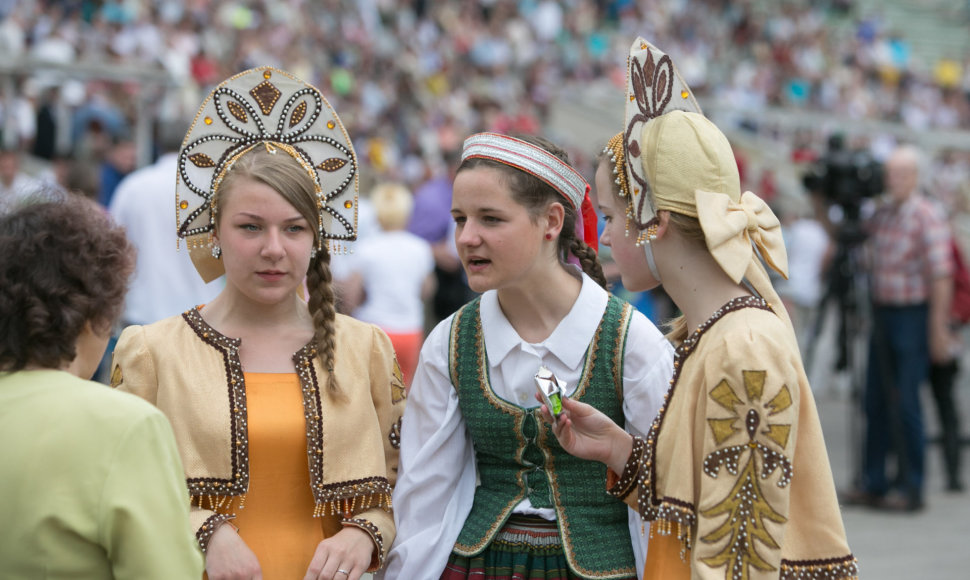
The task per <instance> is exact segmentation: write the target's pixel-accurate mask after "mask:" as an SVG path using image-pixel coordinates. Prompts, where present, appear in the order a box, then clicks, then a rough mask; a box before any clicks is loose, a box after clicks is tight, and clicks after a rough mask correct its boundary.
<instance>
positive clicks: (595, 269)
mask: <svg viewBox="0 0 970 580" xmlns="http://www.w3.org/2000/svg"><path fill="white" fill-rule="evenodd" d="M560 239H562V238H561V237H560ZM569 251H570V252H572V253H573V255H574V256H576V257H577V258H579V265H580V267H582V269H583V272H586V275H587V276H589V277H590V278H592V279H593V280H595V281H596V283H597V284H599V285H600V286H602V287H603V289H604V290H606V289H607V282H606V274H604V273H603V266H602V264H600V260H599V256H598V255H597V254H596V250H594V249H593V248H591V247H589V246H587V245H586V242H584V241H583V240H580V239H579V238H577V237H575V236H573V238H572V245H571V246H570V248H569Z"/></svg>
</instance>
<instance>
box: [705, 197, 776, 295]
mask: <svg viewBox="0 0 970 580" xmlns="http://www.w3.org/2000/svg"><path fill="white" fill-rule="evenodd" d="M694 198H695V200H696V203H697V219H698V221H699V222H700V224H701V229H703V230H704V237H705V238H706V239H707V248H708V250H710V252H711V255H712V256H714V259H715V260H717V263H718V264H720V266H721V269H722V270H724V272H725V273H726V274H727V275H728V276H730V277H731V279H732V280H734V281H735V282H740V281H741V279H742V278H743V277H744V273H745V272H746V271H747V269H748V266H749V265H750V263H751V259H752V253H753V252H754V248H753V247H752V244H754V247H757V248H758V251H759V252H760V253H761V256H762V257H763V258H764V260H765V262H767V263H768V265H769V266H771V267H772V268H773V269H774V270H775V271H776V272H778V273H779V274H781V275H782V276H784V277H785V278H788V255H787V253H786V252H785V242H784V240H783V239H782V235H781V222H779V221H778V218H777V217H776V216H775V214H774V212H772V211H771V208H769V207H768V204H767V203H765V202H764V200H762V199H761V198H760V197H758V196H757V195H755V194H753V193H751V192H750V191H746V192H744V193H743V194H742V195H741V200H740V202H735V201H731V199H730V198H729V197H728V196H726V195H724V194H722V193H714V192H710V191H701V190H697V191H696V192H694Z"/></svg>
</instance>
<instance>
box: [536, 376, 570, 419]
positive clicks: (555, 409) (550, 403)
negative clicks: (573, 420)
mask: <svg viewBox="0 0 970 580" xmlns="http://www.w3.org/2000/svg"><path fill="white" fill-rule="evenodd" d="M536 390H538V391H539V395H540V396H542V401H543V402H544V403H545V404H546V408H547V409H549V414H551V415H552V423H553V424H555V423H556V419H557V418H558V417H559V415H561V414H562V400H563V399H564V398H565V397H566V383H563V382H561V381H560V380H559V379H557V378H556V375H554V374H552V371H550V370H549V369H547V368H546V367H544V366H540V367H539V372H537V373H536Z"/></svg>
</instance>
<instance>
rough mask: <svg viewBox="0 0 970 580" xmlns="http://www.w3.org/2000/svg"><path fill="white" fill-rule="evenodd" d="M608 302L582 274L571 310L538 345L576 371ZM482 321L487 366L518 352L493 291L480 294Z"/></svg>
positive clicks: (516, 340) (515, 335)
mask: <svg viewBox="0 0 970 580" xmlns="http://www.w3.org/2000/svg"><path fill="white" fill-rule="evenodd" d="M608 298H609V294H607V292H606V291H605V290H603V288H601V287H600V285H599V284H597V283H596V282H594V281H593V279H592V278H590V277H589V276H587V275H586V274H583V286H582V288H581V289H580V291H579V297H577V298H576V302H575V303H573V307H572V308H571V309H570V310H569V313H568V314H567V315H566V317H565V318H563V319H562V320H561V321H560V322H559V325H558V326H557V327H556V329H555V330H554V331H552V334H551V335H549V338H547V339H546V340H544V341H542V342H541V343H538V345H539V346H542V347H544V348H546V349H548V351H549V352H550V353H551V354H553V355H554V356H555V357H556V358H558V359H559V360H560V361H562V363H563V364H564V365H566V366H567V367H569V368H571V369H576V368H578V367H579V365H580V364H581V363H582V362H583V357H584V356H585V355H586V350H587V348H588V347H589V343H590V340H591V339H592V337H593V333H594V332H596V327H597V326H599V323H600V319H601V318H602V317H603V312H604V311H605V310H606V302H607V300H608ZM481 317H482V333H483V334H484V336H485V350H486V353H487V354H488V361H489V365H490V366H498V365H500V364H501V363H502V361H503V360H504V359H505V357H507V356H508V355H509V353H511V352H512V351H513V350H514V349H516V348H521V347H522V344H523V342H524V341H523V340H522V338H521V337H520V336H519V335H518V333H517V332H515V329H514V328H512V325H511V324H510V323H509V321H508V319H507V318H505V314H504V313H503V312H502V309H501V307H499V304H498V294H497V293H496V291H494V290H489V291H488V292H485V293H484V294H482V302H481Z"/></svg>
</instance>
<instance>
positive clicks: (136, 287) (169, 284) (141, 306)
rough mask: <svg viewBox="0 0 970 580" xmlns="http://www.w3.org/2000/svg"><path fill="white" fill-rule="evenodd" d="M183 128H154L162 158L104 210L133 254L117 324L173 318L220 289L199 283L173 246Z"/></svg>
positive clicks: (184, 252) (124, 185)
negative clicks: (134, 258)
mask: <svg viewBox="0 0 970 580" xmlns="http://www.w3.org/2000/svg"><path fill="white" fill-rule="evenodd" d="M186 128H187V124H180V123H166V124H163V125H162V126H160V127H159V143H158V145H159V149H160V150H161V151H162V152H163V153H162V156H161V157H159V158H158V160H156V161H155V163H154V164H153V165H150V166H148V167H144V168H142V169H139V170H137V171H135V172H133V173H132V174H131V175H129V176H127V177H126V178H124V179H123V180H122V181H121V183H120V184H119V185H118V189H117V190H116V192H115V195H114V198H113V199H112V201H111V205H110V206H109V211H110V212H111V215H112V216H113V217H114V219H115V221H116V222H117V223H119V224H120V225H123V226H124V227H125V229H126V230H127V233H128V238H129V239H130V240H131V243H132V245H134V246H135V249H136V250H138V259H137V262H136V265H135V275H134V277H133V278H132V281H131V286H130V288H129V289H128V295H127V297H126V299H125V309H124V313H123V314H122V318H121V319H122V325H123V326H129V325H132V324H151V323H152V322H156V321H158V320H161V319H163V318H167V317H169V316H173V315H175V314H179V313H181V312H184V311H185V310H187V309H189V308H192V307H193V306H198V305H200V304H204V303H206V302H208V301H209V300H211V299H212V298H214V297H215V295H216V294H218V292H219V290H221V287H222V286H221V283H220V282H218V281H213V282H210V283H209V284H206V283H204V282H202V280H201V278H199V276H198V274H197V273H196V271H195V266H193V265H192V260H190V259H189V252H188V249H186V248H182V249H181V251H180V250H178V249H177V248H176V240H177V237H176V229H177V226H176V223H175V177H176V175H177V173H176V171H177V166H178V150H179V146H180V145H181V143H182V138H183V136H184V135H185V133H186Z"/></svg>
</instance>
